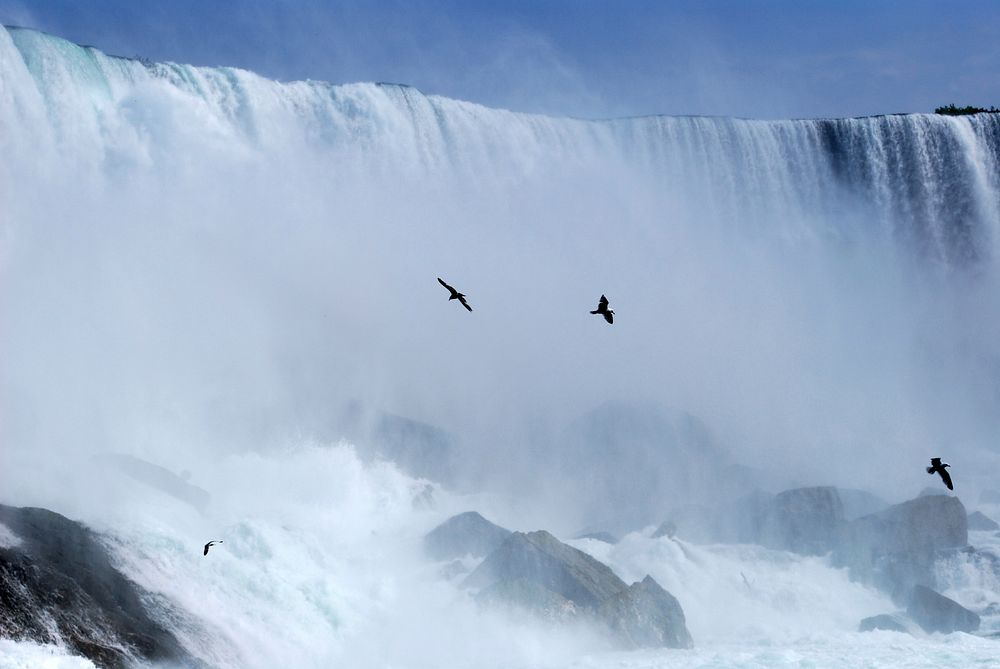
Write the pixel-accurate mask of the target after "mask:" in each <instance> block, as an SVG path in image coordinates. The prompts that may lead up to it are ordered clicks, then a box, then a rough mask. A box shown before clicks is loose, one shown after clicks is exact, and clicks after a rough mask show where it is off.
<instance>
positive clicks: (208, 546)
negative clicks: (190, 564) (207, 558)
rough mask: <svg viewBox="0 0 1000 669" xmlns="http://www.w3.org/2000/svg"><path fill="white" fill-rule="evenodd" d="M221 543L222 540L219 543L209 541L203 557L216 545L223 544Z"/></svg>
mask: <svg viewBox="0 0 1000 669" xmlns="http://www.w3.org/2000/svg"><path fill="white" fill-rule="evenodd" d="M221 543H222V539H219V540H218V541H209V542H208V543H207V544H205V552H204V553H202V555H208V549H209V548H211V547H212V546H214V545H215V544H221Z"/></svg>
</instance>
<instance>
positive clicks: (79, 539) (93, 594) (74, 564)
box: [0, 505, 202, 667]
mask: <svg viewBox="0 0 1000 669" xmlns="http://www.w3.org/2000/svg"><path fill="white" fill-rule="evenodd" d="M0 524H2V526H4V527H5V528H7V529H6V534H7V535H8V536H7V541H5V542H4V543H3V545H2V547H0V636H2V637H5V638H9V639H17V640H31V641H35V642H38V643H45V644H53V643H54V644H62V645H65V646H66V647H67V648H69V649H70V650H71V651H72V652H74V653H77V654H79V655H83V656H85V657H87V658H89V659H90V660H91V661H92V662H94V664H96V665H97V666H99V667H126V666H133V665H135V664H139V663H142V662H154V663H163V664H177V665H180V666H185V667H199V666H202V664H201V663H200V662H199V661H198V660H196V659H195V658H193V657H191V656H190V655H189V654H188V653H187V652H186V651H185V650H184V648H183V647H182V646H181V644H180V643H179V642H178V640H177V638H176V637H174V635H173V634H172V633H171V632H170V631H169V630H167V629H166V628H164V627H163V626H162V625H161V624H160V623H159V622H157V621H156V620H155V619H154V618H153V616H152V615H151V613H150V611H149V610H147V605H148V604H147V603H148V602H151V601H153V600H154V598H153V596H152V595H151V594H150V593H147V592H145V591H144V590H143V589H142V588H140V587H139V586H138V585H136V584H135V583H133V582H132V581H130V580H129V579H127V578H126V577H125V576H124V575H123V574H121V573H120V572H119V571H118V570H117V569H115V567H114V566H113V565H112V563H111V560H110V558H109V556H108V553H107V551H106V550H105V548H104V547H103V545H102V544H101V542H100V541H99V539H98V536H97V535H96V534H95V533H94V532H93V531H91V530H90V529H88V528H87V527H85V526H84V525H82V524H80V523H77V522H74V521H72V520H69V519H68V518H65V517H64V516H61V515H59V514H57V513H53V512H51V511H48V510H46V509H38V508H16V507H10V506H3V505H0ZM170 615H172V616H175V617H176V616H177V615H179V614H178V613H177V612H175V611H172V612H170Z"/></svg>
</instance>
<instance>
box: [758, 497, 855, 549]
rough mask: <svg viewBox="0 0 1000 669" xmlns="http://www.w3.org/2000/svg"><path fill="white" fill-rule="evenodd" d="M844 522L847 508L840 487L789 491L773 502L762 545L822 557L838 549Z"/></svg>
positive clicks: (760, 540) (763, 531)
mask: <svg viewBox="0 0 1000 669" xmlns="http://www.w3.org/2000/svg"><path fill="white" fill-rule="evenodd" d="M844 522H845V521H844V506H843V504H842V503H841V501H840V496H839V495H838V493H837V489H836V488H832V487H817V488H796V489H794V490H786V491H785V492H782V493H780V494H778V495H777V496H775V497H774V499H773V501H772V502H771V505H770V508H769V509H768V510H767V513H766V514H765V516H764V519H763V522H762V525H761V528H760V536H759V538H758V543H760V544H761V545H763V546H768V547H769V548H778V549H781V550H787V551H791V552H793V553H800V554H803V555H820V554H822V553H826V552H828V551H830V550H831V549H832V548H833V547H834V544H835V543H836V540H837V538H838V536H839V532H840V530H841V527H842V526H843V524H844Z"/></svg>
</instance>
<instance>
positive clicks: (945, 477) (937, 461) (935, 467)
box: [927, 458, 955, 490]
mask: <svg viewBox="0 0 1000 669" xmlns="http://www.w3.org/2000/svg"><path fill="white" fill-rule="evenodd" d="M945 467H951V465H949V464H948V463H947V462H946V463H944V464H942V463H941V458H931V466H930V467H928V468H927V473H928V474H934V473H935V472H937V473H938V474H940V475H941V480H942V481H944V484H945V485H946V486H948V490H954V489H955V488H954V487H952V485H951V474H949V473H948V472H947V471H945Z"/></svg>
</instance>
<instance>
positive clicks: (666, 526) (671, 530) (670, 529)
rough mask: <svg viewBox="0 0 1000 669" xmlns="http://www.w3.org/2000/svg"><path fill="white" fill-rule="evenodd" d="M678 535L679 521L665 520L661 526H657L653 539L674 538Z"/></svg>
mask: <svg viewBox="0 0 1000 669" xmlns="http://www.w3.org/2000/svg"><path fill="white" fill-rule="evenodd" d="M675 536H677V523H675V522H674V521H672V520H665V521H663V522H662V523H660V526H659V527H657V528H656V531H655V532H653V537H652V538H653V539H659V538H660V537H667V538H669V539H673V538H674V537H675Z"/></svg>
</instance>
